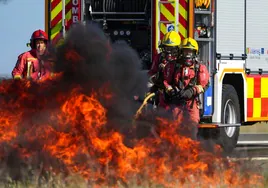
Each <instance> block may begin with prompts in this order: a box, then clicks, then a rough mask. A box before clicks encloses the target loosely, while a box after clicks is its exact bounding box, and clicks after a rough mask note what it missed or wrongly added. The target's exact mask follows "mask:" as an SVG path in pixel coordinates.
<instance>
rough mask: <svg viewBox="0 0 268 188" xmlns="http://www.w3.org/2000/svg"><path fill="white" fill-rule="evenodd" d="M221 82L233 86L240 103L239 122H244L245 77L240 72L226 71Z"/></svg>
mask: <svg viewBox="0 0 268 188" xmlns="http://www.w3.org/2000/svg"><path fill="white" fill-rule="evenodd" d="M222 84H230V85H232V86H233V87H234V88H235V90H236V92H237V95H238V99H239V104H240V119H241V122H244V121H245V117H246V101H245V93H246V92H245V78H244V77H243V75H242V74H229V73H226V74H225V75H224V78H223V81H222Z"/></svg>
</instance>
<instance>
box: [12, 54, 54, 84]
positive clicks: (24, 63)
mask: <svg viewBox="0 0 268 188" xmlns="http://www.w3.org/2000/svg"><path fill="white" fill-rule="evenodd" d="M52 75H53V62H49V61H44V60H41V59H40V58H38V57H37V54H36V50H34V49H32V50H30V51H28V52H25V53H22V54H20V55H19V56H18V60H17V63H16V65H15V67H14V69H13V71H12V76H13V78H14V79H22V78H27V79H32V80H35V81H36V80H41V79H46V78H48V77H50V76H52Z"/></svg>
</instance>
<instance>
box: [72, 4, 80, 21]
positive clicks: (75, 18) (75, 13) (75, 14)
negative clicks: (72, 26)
mask: <svg viewBox="0 0 268 188" xmlns="http://www.w3.org/2000/svg"><path fill="white" fill-rule="evenodd" d="M78 5H79V1H78V0H72V21H73V23H75V22H78V21H79V16H78V15H79V12H78V11H79V7H78Z"/></svg>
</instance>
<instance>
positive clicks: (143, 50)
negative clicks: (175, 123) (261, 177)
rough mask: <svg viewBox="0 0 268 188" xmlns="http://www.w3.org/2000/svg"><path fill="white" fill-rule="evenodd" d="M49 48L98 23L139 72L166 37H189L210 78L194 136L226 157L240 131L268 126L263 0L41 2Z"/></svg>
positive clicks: (267, 56)
mask: <svg viewBox="0 0 268 188" xmlns="http://www.w3.org/2000/svg"><path fill="white" fill-rule="evenodd" d="M45 5H46V10H45V13H46V16H45V17H46V31H47V32H48V34H49V36H50V40H51V41H52V42H56V41H57V40H58V38H60V37H61V36H62V35H64V34H65V32H66V31H68V28H69V27H70V25H72V24H73V23H75V22H82V23H85V24H86V23H88V22H92V21H93V22H96V23H98V24H100V26H101V27H102V28H103V30H104V32H105V33H107V34H108V35H109V36H110V39H111V40H113V41H116V40H125V41H127V43H128V44H129V45H130V46H131V47H133V48H134V49H135V50H136V51H137V52H138V53H139V55H140V57H141V59H142V61H143V65H144V66H143V68H144V69H149V68H150V63H151V62H152V61H153V60H154V58H155V54H157V53H158V50H159V49H158V46H159V41H160V40H161V38H162V37H163V35H164V34H165V33H166V32H168V31H171V30H174V31H176V32H178V33H179V34H180V36H181V38H182V39H184V38H186V37H192V38H194V39H196V40H197V41H198V44H199V46H200V52H199V57H200V59H201V60H202V61H203V63H205V64H206V65H207V67H208V69H209V71H210V86H209V87H208V89H207V90H206V92H205V93H204V94H203V96H202V102H203V103H202V104H203V108H202V109H201V110H200V113H201V117H202V118H201V121H200V125H199V127H200V133H201V134H202V135H203V136H204V137H208V138H211V137H214V138H215V139H216V140H217V141H218V142H219V143H220V144H221V145H222V146H223V148H224V149H225V150H226V151H231V150H232V149H233V148H234V147H235V146H236V144H237V140H238V136H239V131H240V126H245V125H253V124H255V123H256V122H261V121H268V88H267V86H268V37H267V34H268V22H267V20H266V19H267V17H268V12H267V10H268V1H265V0H259V1H256V0H235V1H233V0H218V1H216V0H46V4H45Z"/></svg>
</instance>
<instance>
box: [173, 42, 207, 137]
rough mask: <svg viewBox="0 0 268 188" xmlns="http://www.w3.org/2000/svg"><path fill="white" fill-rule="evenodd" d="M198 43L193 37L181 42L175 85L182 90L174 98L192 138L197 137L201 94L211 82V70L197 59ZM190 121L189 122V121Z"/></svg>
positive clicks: (178, 111)
mask: <svg viewBox="0 0 268 188" xmlns="http://www.w3.org/2000/svg"><path fill="white" fill-rule="evenodd" d="M198 50H199V48H198V43H197V41H196V40H194V39H192V38H190V37H189V38H186V39H184V40H183V41H182V44H181V53H182V54H181V58H180V60H179V66H178V67H177V69H176V71H175V74H174V80H173V82H172V83H173V84H174V85H173V87H177V88H178V90H180V92H179V94H178V95H177V96H176V97H175V98H174V99H173V100H172V104H175V105H176V109H175V110H173V111H176V113H178V114H179V113H184V114H185V115H184V116H183V117H185V121H184V123H185V125H186V126H189V127H187V130H190V132H188V133H189V134H192V135H190V136H192V138H196V135H197V130H198V129H197V125H198V124H199V121H200V112H199V107H200V102H201V101H200V100H199V96H200V94H201V93H203V92H204V91H205V89H206V87H207V86H208V84H209V72H208V69H207V67H206V66H205V65H204V64H202V63H200V62H199V61H198V59H197V55H198ZM187 121H188V122H187ZM191 125H192V126H191Z"/></svg>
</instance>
